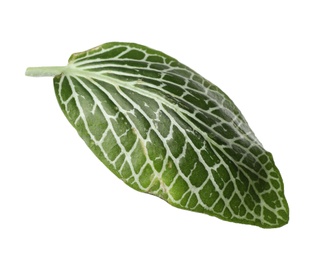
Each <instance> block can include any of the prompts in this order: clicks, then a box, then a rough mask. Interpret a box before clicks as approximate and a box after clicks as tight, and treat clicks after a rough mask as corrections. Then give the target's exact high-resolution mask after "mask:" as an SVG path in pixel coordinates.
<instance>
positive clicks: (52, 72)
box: [26, 66, 66, 77]
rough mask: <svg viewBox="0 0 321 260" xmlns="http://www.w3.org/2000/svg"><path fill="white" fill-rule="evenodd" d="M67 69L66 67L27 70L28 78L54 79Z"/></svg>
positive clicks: (31, 68)
mask: <svg viewBox="0 0 321 260" xmlns="http://www.w3.org/2000/svg"><path fill="white" fill-rule="evenodd" d="M65 69H66V66H52V67H30V68H27V70H26V76H31V77H53V76H56V75H59V74H61V73H62V72H64V70H65Z"/></svg>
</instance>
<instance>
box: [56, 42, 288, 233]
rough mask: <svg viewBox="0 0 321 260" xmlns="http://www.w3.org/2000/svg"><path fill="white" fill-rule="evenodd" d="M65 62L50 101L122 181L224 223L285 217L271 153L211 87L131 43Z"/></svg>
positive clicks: (277, 222) (272, 222) (278, 221)
mask: <svg viewBox="0 0 321 260" xmlns="http://www.w3.org/2000/svg"><path fill="white" fill-rule="evenodd" d="M68 68H69V69H68V70H66V71H65V72H64V73H63V74H62V75H60V76H56V77H55V79H54V84H55V91H56V96H57V99H58V102H59V104H60V106H61V108H62V110H63V112H64V114H65V115H66V117H67V118H68V120H69V121H70V123H71V124H72V125H73V126H74V127H75V128H76V129H77V131H78V133H79V134H80V136H81V137H82V138H83V139H84V140H85V142H86V143H87V145H88V146H89V148H90V149H91V150H92V151H93V152H94V153H95V154H96V156H97V157H98V158H99V159H100V160H101V161H102V162H103V163H104V164H105V165H106V166H107V167H108V168H109V169H110V170H111V171H112V172H113V173H115V174H116V175H117V176H118V177H119V178H121V179H122V180H123V181H124V182H125V183H126V184H128V185H129V186H131V187H132V188H134V189H136V190H139V191H143V192H147V193H151V194H153V195H156V196H159V197H161V198H163V199H165V200H166V201H168V202H169V203H170V204H172V205H174V206H176V207H179V208H183V209H189V210H192V211H197V212H203V213H206V214H209V215H214V216H216V217H219V218H221V219H224V220H229V221H233V222H238V223H246V224H253V225H258V226H261V227H267V228H268V227H279V226H282V225H284V224H286V223H287V222H288V205H287V202H286V199H285V197H284V187H283V181H282V178H281V175H280V173H279V171H278V169H277V167H276V166H275V164H274V161H273V158H272V155H271V154H270V153H269V152H266V151H265V150H264V148H263V147H262V145H261V143H260V142H259V141H258V140H257V138H256V137H255V135H254V133H253V132H252V131H251V129H250V127H249V126H248V124H247V122H246V120H245V118H244V117H243V115H242V114H241V112H240V111H239V110H238V108H237V107H236V106H235V105H234V103H233V102H232V100H230V98H229V97H228V96H227V95H226V94H225V93H223V92H222V91H221V90H220V89H219V88H218V87H217V86H215V85H214V84H212V83H210V82H209V81H207V80H205V79H204V78H202V77H201V76H200V75H199V74H197V73H196V72H195V71H193V70H191V69H190V68H188V67H186V66H185V65H183V64H181V63H179V62H178V61H177V60H175V59H173V58H171V57H169V56H168V55H166V54H163V53H161V52H159V51H155V50H152V49H149V48H147V47H145V46H141V45H137V44H128V43H108V44H104V45H102V46H99V47H97V48H94V49H91V50H89V51H86V52H83V53H78V54H73V55H72V56H71V58H70V60H69V65H68ZM77 111H78V112H77ZM97 111H99V112H97ZM273 183H274V185H273Z"/></svg>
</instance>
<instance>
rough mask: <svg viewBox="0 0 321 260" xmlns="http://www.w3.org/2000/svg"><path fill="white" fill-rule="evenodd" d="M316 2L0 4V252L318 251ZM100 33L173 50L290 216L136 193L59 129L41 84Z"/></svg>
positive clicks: (287, 254)
mask: <svg viewBox="0 0 321 260" xmlns="http://www.w3.org/2000/svg"><path fill="white" fill-rule="evenodd" d="M319 2H320V1H309V0H305V1H282V0H278V1H202V0H197V1H186V0H185V1H175V0H172V1H166V0H162V1H138V0H136V1H130V0H127V1H116V0H113V1H110V0H105V1H96V0H91V1H67V0H63V1H61V0H55V1H34V0H28V1H22V0H21V1H2V3H1V4H0V5H1V6H0V12H1V16H0V19H1V21H0V22H1V23H0V26H1V40H0V45H1V49H0V50H1V60H0V66H1V68H0V72H1V85H0V90H1V92H0V95H1V102H0V120H1V121H0V136H1V144H0V152H1V156H0V259H1V260H9V259H33V260H38V259H41V260H44V259H59V260H64V259H68V260H70V259H77V260H82V259H95V260H100V259H247V260H251V259H294V257H295V259H309V260H313V259H321V253H320V250H321V249H320V233H321V224H320V222H321V221H320V217H321V210H320V198H321V195H320V187H321V185H320V184H321V177H320V176H321V167H320V163H321V151H320V145H321V141H320V133H321V128H320V119H321V116H320V114H321V105H320V97H321V95H320V92H319V91H320V89H321V70H320V69H321V39H320V35H321V34H320V32H321V28H320V27H321V15H320V13H321V7H320V6H319V5H318V3H319ZM109 41H127V42H136V43H140V44H144V45H147V46H149V47H152V48H155V49H158V50H161V51H163V52H165V53H167V54H169V55H171V56H174V57H175V58H177V59H178V60H180V61H181V62H182V63H184V64H186V65H188V66H190V67H191V68H193V69H194V70H196V71H197V72H199V73H200V74H201V75H203V76H204V77H205V78H207V79H209V80H210V81H212V82H213V83H215V84H216V85H218V86H219V87H220V88H221V89H223V90H224V91H225V92H226V93H227V94H228V95H229V96H230V97H231V98H232V99H233V100H234V102H235V103H236V104H237V105H238V107H239V108H240V109H241V111H242V112H243V114H244V115H245V117H246V119H247V120H248V122H249V124H250V126H251V127H252V129H253V130H254V132H255V133H256V135H257V137H258V138H259V140H260V141H261V142H262V143H263V144H264V146H265V148H266V149H267V150H269V151H271V152H272V153H273V155H274V159H275V161H276V164H277V166H278V167H279V169H280V171H281V174H282V176H283V180H284V183H285V194H286V197H287V199H288V202H289V206H290V222H289V224H288V225H286V226H284V227H282V228H279V229H269V230H264V229H261V228H258V227H254V226H248V225H240V224H233V223H229V222H224V221H221V220H219V219H216V218H214V217H209V216H207V215H202V214H197V213H192V212H188V211H183V210H180V209H176V208H173V207H171V206H170V205H168V204H167V203H166V202H164V201H162V200H160V199H159V198H156V197H153V196H149V195H146V194H142V193H138V192H136V191H134V190H132V189H131V188H129V187H128V186H126V185H125V184H123V183H122V181H120V180H119V179H117V178H116V177H115V176H114V175H113V174H112V173H110V172H109V171H108V170H107V169H106V168H105V167H104V165H103V164H102V163H101V162H100V161H99V160H98V159H96V158H95V156H94V155H93V154H92V153H91V151H90V150H89V149H88V148H87V147H86V145H85V144H84V143H83V141H82V140H81V139H80V138H79V137H78V135H77V133H76V131H75V130H74V129H73V128H72V127H71V126H70V125H69V123H68V122H67V120H66V118H64V115H63V114H62V112H61V111H60V108H59V106H58V103H57V101H56V98H55V95H54V91H53V86H52V79H51V78H28V77H25V76H24V72H25V68H26V67H27V66H42V65H66V63H67V60H68V58H69V56H70V55H71V54H72V53H74V52H78V51H84V50H86V49H89V48H91V47H94V46H96V45H100V44H102V43H104V42H109Z"/></svg>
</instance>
